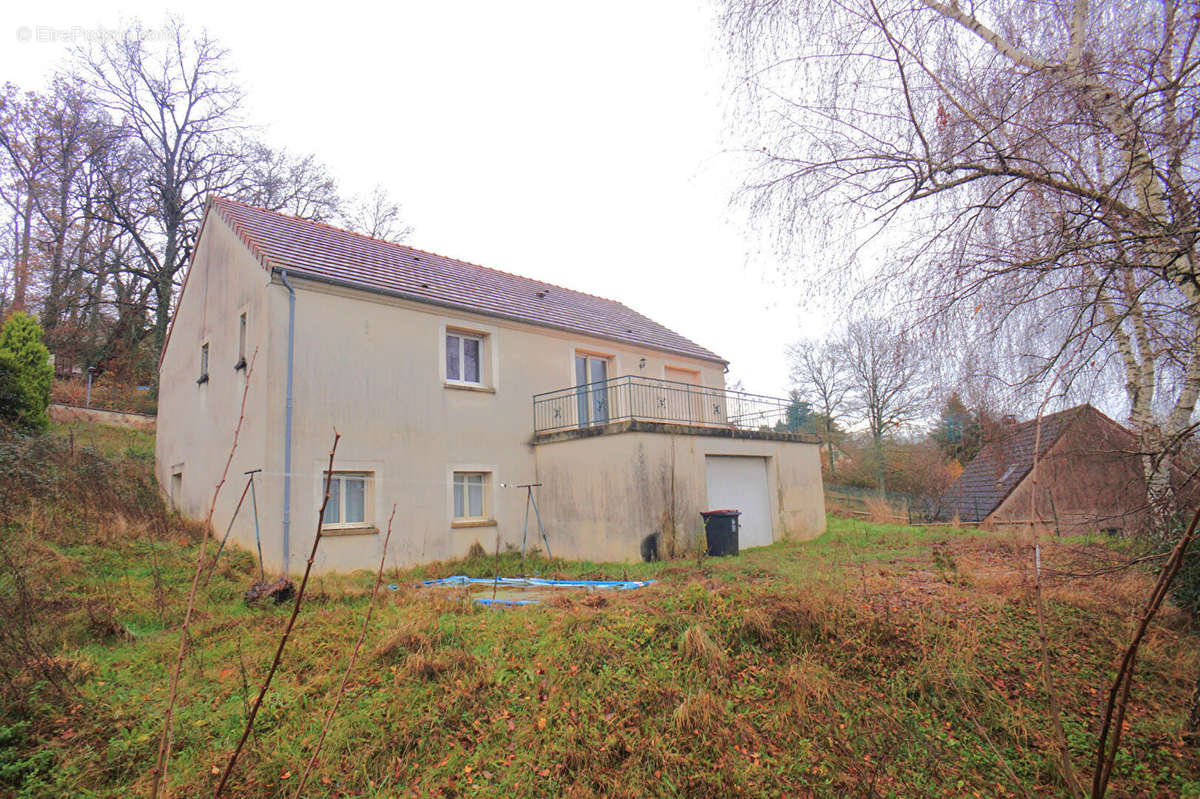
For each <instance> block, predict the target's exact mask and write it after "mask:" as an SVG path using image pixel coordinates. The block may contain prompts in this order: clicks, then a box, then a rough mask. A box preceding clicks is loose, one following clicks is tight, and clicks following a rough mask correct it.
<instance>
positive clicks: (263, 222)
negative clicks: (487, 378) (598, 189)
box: [209, 197, 725, 363]
mask: <svg viewBox="0 0 1200 799" xmlns="http://www.w3.org/2000/svg"><path fill="white" fill-rule="evenodd" d="M209 207H210V209H211V210H215V211H216V212H217V213H218V214H219V216H220V217H221V219H223V220H224V221H225V222H226V223H227V224H228V225H229V226H230V227H231V228H233V230H234V231H235V232H236V233H237V234H238V236H239V237H240V238H241V239H242V241H243V242H244V243H245V244H246V246H248V247H249V248H250V249H251V250H252V251H253V252H254V253H255V255H256V256H257V257H258V259H259V261H260V262H261V263H262V264H263V266H264V267H265V268H267V269H286V270H288V272H289V273H294V274H295V275H297V276H299V277H308V278H311V279H313V280H324V281H330V282H336V283H341V284H348V285H352V286H357V287H360V288H363V289H367V290H371V291H377V292H383V293H387V294H393V295H398V296H403V297H407V298H410V299H413V300H416V301H418V302H429V303H433V304H436V305H441V306H445V307H449V308H457V309H461V310H464V311H471V312H474V313H481V314H486V315H489V316H500V317H504V318H508V319H515V320H519V321H522V322H529V323H531V324H535V325H545V326H548V327H555V328H559V329H562V330H569V331H573V332H577V333H582V334H584V335H588V336H596V337H599V338H604V339H610V340H613V341H619V342H623V343H626V344H633V345H635V346H646V347H651V348H653V349H657V350H664V351H666V352H672V353H676V354H679V355H686V356H689V357H693V358H701V359H703V360H709V361H718V362H721V363H724V362H725V361H724V359H722V358H721V357H720V356H719V355H717V354H715V353H713V352H712V351H710V350H707V349H705V348H704V347H701V346H700V345H699V344H696V343H695V342H693V341H690V340H689V339H686V338H684V337H683V336H681V335H679V334H678V333H676V332H674V331H672V330H669V329H667V328H665V327H663V326H662V325H660V324H658V323H657V322H655V321H654V320H652V319H649V318H647V317H645V316H643V315H642V314H640V313H638V312H637V311H634V310H633V309H631V308H629V307H627V306H625V305H623V304H622V303H619V302H616V301H615V300H607V299H604V298H603V297H596V296H593V295H591V294H585V293H583V292H580V291H572V290H571V289H567V288H562V287H561V286H556V285H554V284H552V283H543V282H541V281H539V280H531V279H530V278H526V277H520V276H519V275H513V274H509V273H508V272H501V271H499V270H496V269H489V268H487V267H484V266H479V265H477V264H472V263H468V262H466V261H458V260H455V259H453V258H447V257H446V256H444V255H438V254H436V253H431V252H425V251H423V250H417V249H414V248H412V247H407V246H405V245H403V244H395V243H393V242H390V241H383V240H380V239H373V238H371V237H369V236H364V235H361V234H358V233H351V232H350V231H347V230H341V229H339V228H335V227H331V226H329V225H325V224H322V223H320V222H313V221H310V220H307V219H298V218H296V217H292V216H287V215H286V214H280V213H276V212H274V211H266V210H264V209H262V208H256V207H254V206H251V205H246V204H244V203H240V202H236V201H234V200H228V199H225V198H223V197H212V198H210V200H209Z"/></svg>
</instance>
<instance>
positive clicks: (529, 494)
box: [517, 483, 550, 574]
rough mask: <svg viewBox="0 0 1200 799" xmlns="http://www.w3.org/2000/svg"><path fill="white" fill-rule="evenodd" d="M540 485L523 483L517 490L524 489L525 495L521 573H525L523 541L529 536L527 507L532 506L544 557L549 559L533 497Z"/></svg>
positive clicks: (540, 514) (535, 499) (543, 531)
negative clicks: (543, 549) (544, 548)
mask: <svg viewBox="0 0 1200 799" xmlns="http://www.w3.org/2000/svg"><path fill="white" fill-rule="evenodd" d="M540 485H541V483H523V484H521V485H519V486H517V488H524V489H525V491H526V494H525V524H524V526H523V527H522V529H521V573H522V574H524V573H525V539H526V536H527V535H528V534H529V506H530V505H532V506H533V514H534V516H535V517H537V526H538V532H540V533H541V534H542V543H543V544H545V545H546V557H550V539H548V538H547V537H546V528H545V527H543V526H542V512H541V511H540V510H538V504H537V497H535V496H534V495H533V489H535V488H537V487H538V486H540Z"/></svg>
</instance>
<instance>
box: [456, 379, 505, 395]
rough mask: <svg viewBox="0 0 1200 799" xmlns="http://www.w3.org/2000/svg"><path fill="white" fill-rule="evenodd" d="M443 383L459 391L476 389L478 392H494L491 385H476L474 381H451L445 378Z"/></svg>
mask: <svg viewBox="0 0 1200 799" xmlns="http://www.w3.org/2000/svg"><path fill="white" fill-rule="evenodd" d="M443 385H444V386H445V387H446V388H453V389H458V390H459V391H478V392H479V393H480V394H495V393H496V389H494V388H492V387H491V386H483V385H477V384H475V383H452V382H450V381H449V380H447V381H446V382H445V383H443Z"/></svg>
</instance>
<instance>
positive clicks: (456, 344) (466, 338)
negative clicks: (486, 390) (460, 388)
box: [446, 330, 483, 385]
mask: <svg viewBox="0 0 1200 799" xmlns="http://www.w3.org/2000/svg"><path fill="white" fill-rule="evenodd" d="M446 380H447V381H449V382H451V383H470V384H472V385H483V337H482V336H475V335H471V334H470V333H460V332H458V331H456V330H448V331H446Z"/></svg>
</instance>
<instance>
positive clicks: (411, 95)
mask: <svg viewBox="0 0 1200 799" xmlns="http://www.w3.org/2000/svg"><path fill="white" fill-rule="evenodd" d="M713 5H714V4H712V3H708V2H703V0H673V1H672V2H655V3H646V2H620V1H619V2H609V3H605V4H602V5H590V4H589V5H586V6H585V5H583V4H574V3H563V2H561V1H560V2H545V3H533V2H515V1H514V2H507V3H497V2H494V0H493V2H457V3H440V2H439V3H432V2H429V3H419V4H418V3H403V2H402V3H392V4H380V5H374V4H369V5H364V6H358V5H356V4H352V3H346V2H341V3H337V4H335V5H327V4H322V5H320V6H314V7H312V8H306V7H304V6H301V5H292V6H290V7H288V8H286V10H285V9H284V8H282V7H275V6H270V7H268V5H266V4H255V3H248V2H239V3H230V2H221V1H219V0H218V1H214V2H207V3H202V4H199V3H198V4H192V5H190V6H188V7H186V8H179V9H177V10H176V11H175V13H177V14H179V15H180V16H181V17H182V18H183V19H184V20H185V21H186V22H187V23H188V24H189V25H191V26H193V27H205V28H207V29H208V30H209V31H210V33H212V34H214V35H215V36H216V37H217V38H218V39H219V40H220V41H221V42H222V43H223V44H224V45H225V46H226V47H228V48H229V49H230V50H231V51H232V59H233V63H234V65H235V66H236V68H237V70H238V72H239V75H240V78H241V81H242V84H243V85H244V87H245V88H246V89H247V91H248V95H249V96H248V102H247V109H248V116H249V118H250V121H251V122H253V123H255V124H257V125H259V126H260V127H261V129H262V134H263V136H264V137H265V138H266V139H267V140H268V141H269V142H271V143H272V144H274V145H276V146H282V147H286V148H288V149H289V150H291V151H292V152H297V153H299V152H313V153H315V154H316V155H317V156H318V157H319V158H320V159H321V160H323V161H324V162H325V163H326V164H328V165H329V167H330V169H331V170H332V171H333V173H334V174H335V175H337V176H338V178H339V179H340V182H341V184H342V186H343V189H344V190H345V191H346V192H347V193H353V192H359V191H366V190H368V189H369V188H370V187H371V186H373V185H374V184H376V183H381V184H383V185H384V186H385V187H386V188H387V189H388V190H389V191H390V193H391V194H392V195H393V196H394V197H395V198H396V199H398V200H399V201H400V202H402V203H403V206H404V212H405V218H406V221H407V222H408V223H410V224H412V225H413V226H414V227H415V228H416V232H415V234H414V235H413V237H412V238H411V240H410V243H411V244H413V246H416V247H420V248H422V249H427V250H432V251H435V252H439V253H443V254H445V255H450V256H453V257H457V258H462V259H464V260H468V261H473V262H476V263H480V264H483V265H485V266H491V267H495V268H498V269H504V270H507V271H511V272H516V273H518V274H523V275H528V276H530V277H535V278H538V279H541V280H547V281H551V282H554V283H558V284H561V285H564V286H567V287H569V288H573V289H579V290H582V291H587V292H591V293H594V294H599V295H602V296H606V297H611V298H613V299H617V300H620V301H622V302H624V303H626V304H627V305H629V306H631V307H633V308H634V309H636V310H638V311H641V312H642V313H645V314H647V315H648V316H650V317H653V318H654V319H656V320H658V321H660V322H662V323H663V324H665V325H667V326H668V327H671V328H673V329H675V330H677V331H679V332H680V333H682V334H684V335H686V336H688V337H689V338H691V339H693V340H695V341H696V342H698V343H700V344H702V345H704V346H706V347H708V348H709V349H711V350H713V351H715V352H717V353H718V354H720V355H722V356H724V357H725V358H727V359H729V360H730V361H731V366H730V375H729V379H730V381H733V380H738V379H740V380H741V381H743V383H744V385H745V388H746V389H747V390H748V391H755V392H759V393H769V394H782V393H783V392H784V391H786V389H787V388H788V378H787V372H788V369H787V362H786V358H785V354H784V348H785V346H786V344H787V343H789V342H791V341H793V340H795V339H796V338H798V337H799V336H801V335H814V334H819V333H820V332H821V327H822V323H821V321H820V320H819V319H817V318H815V317H814V315H813V312H812V309H806V307H805V303H804V301H803V299H804V298H803V297H801V296H800V294H799V290H798V289H797V288H796V286H795V285H794V283H793V282H792V281H791V280H790V279H788V278H787V275H788V274H789V272H790V271H791V270H789V269H788V268H787V267H786V265H784V264H781V263H780V261H779V260H778V258H777V257H776V256H774V255H773V254H772V253H771V252H770V251H769V250H764V249H763V248H762V247H761V246H759V243H758V242H757V241H756V240H755V239H754V238H753V237H752V236H751V235H749V234H748V233H747V232H746V225H745V224H744V220H743V219H742V216H741V212H740V211H736V210H732V209H731V207H730V204H729V203H730V199H731V196H732V194H733V192H734V191H735V190H736V188H737V186H738V185H739V180H740V174H739V169H738V165H737V160H736V158H735V157H734V156H732V155H729V154H727V153H726V148H728V146H729V143H730V142H731V141H732V138H731V136H730V134H729V132H728V127H727V122H726V119H727V117H726V114H727V109H728V105H729V102H728V90H727V88H726V87H727V85H728V83H729V77H730V76H729V74H728V72H727V68H726V62H725V59H724V56H723V53H722V50H721V47H720V39H719V31H718V27H717V22H716V14H717V11H716V9H715V8H714V7H713ZM314 9H316V10H314ZM318 11H319V13H318ZM163 13H164V9H163V6H162V5H160V4H156V3H148V2H145V3H143V2H123V3H122V2H105V0H91V2H70V3H45V4H40V5H36V6H35V5H31V4H19V5H18V4H15V3H7V4H5V5H4V7H3V9H2V10H0V20H3V22H2V23H0V42H2V44H0V74H2V75H3V76H4V79H5V80H9V81H12V82H14V83H17V84H18V85H20V86H22V87H25V88H39V87H41V86H44V85H45V83H46V79H47V78H48V76H49V75H50V74H51V73H52V72H53V71H54V69H55V68H57V67H58V66H60V65H61V64H62V63H63V59H64V56H65V53H66V51H67V48H68V46H69V44H70V43H71V41H72V40H79V38H80V37H82V36H87V35H96V34H95V32H96V31H97V30H103V29H108V30H113V29H117V28H119V27H121V26H122V25H123V24H125V23H127V22H129V21H130V20H133V19H135V18H136V19H141V20H142V21H143V22H144V23H146V24H147V25H149V26H153V25H155V24H157V23H159V22H160V21H161V19H162V16H161V15H162V14H163Z"/></svg>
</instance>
